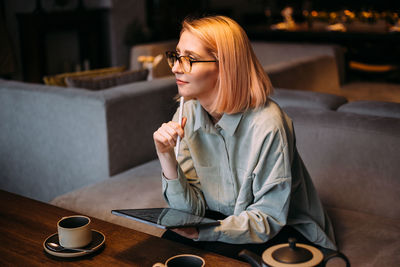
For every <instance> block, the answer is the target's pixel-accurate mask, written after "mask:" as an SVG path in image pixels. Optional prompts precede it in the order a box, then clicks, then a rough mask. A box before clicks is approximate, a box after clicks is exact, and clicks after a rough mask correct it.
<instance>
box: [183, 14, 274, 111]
mask: <svg viewBox="0 0 400 267" xmlns="http://www.w3.org/2000/svg"><path fill="white" fill-rule="evenodd" d="M184 31H189V32H191V33H192V34H194V35H196V36H197V37H198V38H200V40H202V42H203V45H204V46H205V47H206V48H207V49H208V50H209V52H210V53H211V54H212V55H213V56H214V57H215V58H216V59H217V60H218V64H219V80H218V83H219V84H218V95H217V98H216V99H215V101H214V103H213V106H212V111H213V112H216V113H228V114H233V113H238V112H243V111H246V110H248V109H253V108H258V107H261V106H264V105H265V103H266V102H267V101H268V96H269V95H270V94H271V93H272V86H271V82H270V80H269V78H268V76H267V75H266V73H265V71H264V69H263V67H262V66H261V64H260V62H259V61H258V59H257V58H256V56H255V54H254V52H253V48H252V47H251V44H250V41H249V39H248V37H247V35H246V33H245V31H244V30H243V29H242V27H240V25H239V24H238V23H236V22H235V21H234V20H232V19H230V18H228V17H225V16H211V17H204V18H199V19H185V20H184V21H183V23H182V31H181V34H182V33H183V32H184Z"/></svg>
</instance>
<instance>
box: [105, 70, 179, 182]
mask: <svg viewBox="0 0 400 267" xmlns="http://www.w3.org/2000/svg"><path fill="white" fill-rule="evenodd" d="M177 94H178V89H177V86H176V80H175V77H165V78H159V79H155V80H152V81H148V82H137V83H135V85H134V87H132V85H126V86H119V87H115V88H113V89H112V90H104V91H102V96H103V97H104V99H105V103H106V120H107V123H106V127H107V133H108V135H107V138H108V148H109V164H110V175H115V174H118V173H120V172H123V171H125V170H128V169H130V168H132V167H134V166H136V165H139V164H142V163H145V162H147V161H149V160H152V159H154V158H156V157H157V155H156V151H155V148H154V141H153V132H155V131H156V130H157V129H158V128H159V127H160V126H161V124H162V123H164V122H168V121H170V120H171V119H172V116H173V114H174V113H175V111H176V109H177V102H176V101H175V96H176V95H177Z"/></svg>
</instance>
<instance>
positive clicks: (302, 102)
mask: <svg viewBox="0 0 400 267" xmlns="http://www.w3.org/2000/svg"><path fill="white" fill-rule="evenodd" d="M271 98H272V99H273V100H274V101H275V102H277V103H278V104H279V106H280V107H282V108H285V107H305V108H319V109H327V110H336V109H337V108H338V107H339V106H341V105H343V104H345V103H346V102H347V99H346V98H345V97H343V96H337V95H332V94H327V93H318V92H309V91H299V90H292V89H282V88H277V89H275V91H274V94H273V95H272V97H271Z"/></svg>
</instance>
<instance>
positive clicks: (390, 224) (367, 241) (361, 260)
mask: <svg viewBox="0 0 400 267" xmlns="http://www.w3.org/2000/svg"><path fill="white" fill-rule="evenodd" d="M327 211H328V214H329V216H330V218H331V220H332V223H333V227H334V228H335V235H336V242H337V245H338V247H339V249H340V251H342V252H343V253H344V254H345V255H346V256H347V257H348V259H349V260H350V263H351V265H352V266H363V267H368V266H398V264H399V262H400V253H399V252H400V220H392V219H387V218H383V217H382V216H374V215H371V214H368V213H362V212H356V211H350V210H346V209H335V208H328V209H327ZM328 266H330V265H328Z"/></svg>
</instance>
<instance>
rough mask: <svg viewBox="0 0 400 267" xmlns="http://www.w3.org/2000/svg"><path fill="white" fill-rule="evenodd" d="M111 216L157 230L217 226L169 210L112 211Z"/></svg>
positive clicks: (205, 220) (198, 218)
mask: <svg viewBox="0 0 400 267" xmlns="http://www.w3.org/2000/svg"><path fill="white" fill-rule="evenodd" d="M111 213H112V214H115V215H119V216H123V217H126V218H129V219H133V220H136V221H140V222H144V223H147V224H151V225H155V226H157V227H159V228H163V229H170V228H182V227H193V226H194V227H200V226H212V225H219V224H220V222H219V221H217V220H214V219H210V218H205V217H200V216H197V215H193V214H190V213H186V212H183V211H180V210H176V209H171V208H154V209H125V210H112V211H111Z"/></svg>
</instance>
